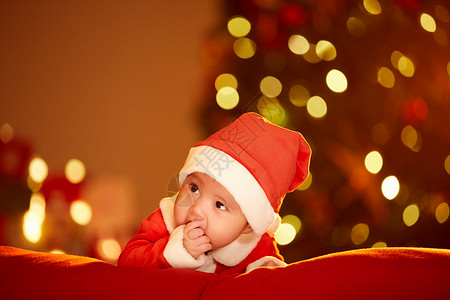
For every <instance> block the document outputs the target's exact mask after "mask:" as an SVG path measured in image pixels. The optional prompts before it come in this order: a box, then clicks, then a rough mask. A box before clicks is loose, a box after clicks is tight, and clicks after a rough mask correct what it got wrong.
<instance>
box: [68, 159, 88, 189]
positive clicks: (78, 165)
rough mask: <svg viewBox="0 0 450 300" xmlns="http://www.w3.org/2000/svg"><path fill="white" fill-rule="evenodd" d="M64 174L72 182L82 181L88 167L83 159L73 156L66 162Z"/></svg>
mask: <svg viewBox="0 0 450 300" xmlns="http://www.w3.org/2000/svg"><path fill="white" fill-rule="evenodd" d="M64 174H65V175H66V178H67V180H69V181H70V182H71V183H74V184H76V183H80V182H81V181H83V179H84V177H85V176H86V167H85V166H84V164H83V162H82V161H80V160H78V159H75V158H73V159H70V160H69V161H68V162H67V163H66V167H65V169H64Z"/></svg>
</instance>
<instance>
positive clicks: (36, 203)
mask: <svg viewBox="0 0 450 300" xmlns="http://www.w3.org/2000/svg"><path fill="white" fill-rule="evenodd" d="M28 210H29V211H32V212H33V213H34V214H36V216H38V217H39V219H41V220H44V219H45V198H44V196H43V195H42V194H41V193H33V194H31V198H30V207H29V209H28Z"/></svg>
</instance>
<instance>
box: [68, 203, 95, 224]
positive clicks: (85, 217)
mask: <svg viewBox="0 0 450 300" xmlns="http://www.w3.org/2000/svg"><path fill="white" fill-rule="evenodd" d="M70 216H71V217H72V220H74V222H75V223H77V224H78V225H81V226H85V225H87V224H89V222H90V221H91V219H92V208H91V206H90V205H89V203H87V202H86V201H84V200H76V201H74V202H72V204H71V205H70Z"/></svg>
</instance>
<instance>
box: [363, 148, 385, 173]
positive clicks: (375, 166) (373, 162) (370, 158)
mask: <svg viewBox="0 0 450 300" xmlns="http://www.w3.org/2000/svg"><path fill="white" fill-rule="evenodd" d="M364 164H365V166H366V169H367V171H369V172H370V173H372V174H377V173H378V172H380V170H381V168H382V167H383V157H382V156H381V154H380V152H378V151H372V152H370V153H369V154H367V155H366V158H365V160H364Z"/></svg>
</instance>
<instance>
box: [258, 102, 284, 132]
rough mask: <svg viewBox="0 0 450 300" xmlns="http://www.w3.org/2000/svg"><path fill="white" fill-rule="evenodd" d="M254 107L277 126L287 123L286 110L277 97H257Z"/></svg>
mask: <svg viewBox="0 0 450 300" xmlns="http://www.w3.org/2000/svg"><path fill="white" fill-rule="evenodd" d="M256 108H257V109H258V112H259V113H260V114H261V115H263V116H264V117H265V118H266V119H267V120H269V121H270V122H272V123H274V124H277V125H279V126H285V125H286V124H287V115H286V110H285V109H284V108H283V106H282V105H281V104H280V101H278V99H277V98H268V97H264V96H263V97H261V98H259V100H258V102H257V104H256Z"/></svg>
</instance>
